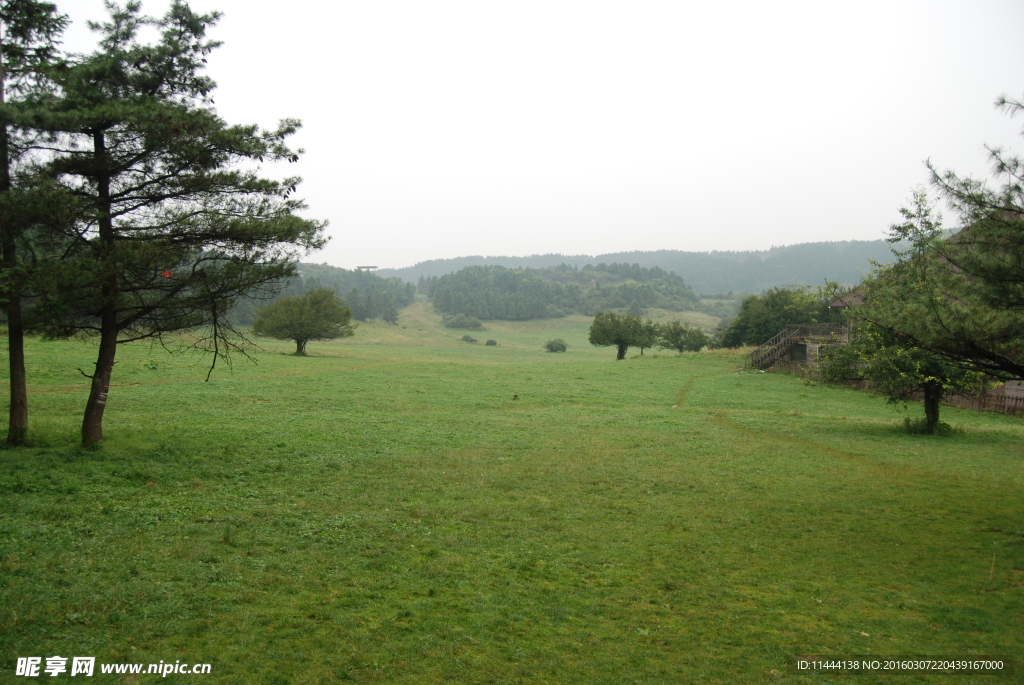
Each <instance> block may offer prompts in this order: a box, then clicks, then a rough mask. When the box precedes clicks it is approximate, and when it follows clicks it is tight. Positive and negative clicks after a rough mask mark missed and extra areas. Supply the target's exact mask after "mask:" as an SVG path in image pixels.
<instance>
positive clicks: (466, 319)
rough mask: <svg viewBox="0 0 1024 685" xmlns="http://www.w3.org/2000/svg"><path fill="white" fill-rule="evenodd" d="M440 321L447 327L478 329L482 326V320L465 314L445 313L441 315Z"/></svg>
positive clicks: (468, 329)
mask: <svg viewBox="0 0 1024 685" xmlns="http://www.w3.org/2000/svg"><path fill="white" fill-rule="evenodd" d="M441 322H442V323H444V325H445V327H447V328H461V329H463V330H467V331H478V330H480V329H481V328H483V327H484V323H483V321H481V320H480V319H478V318H476V317H475V316H466V315H465V314H445V315H444V316H442V317H441Z"/></svg>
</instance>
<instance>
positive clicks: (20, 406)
mask: <svg viewBox="0 0 1024 685" xmlns="http://www.w3.org/2000/svg"><path fill="white" fill-rule="evenodd" d="M66 26H67V18H66V17H65V16H64V15H61V14H57V7H56V5H54V4H52V3H48V2H35V1H34V0H7V1H6V2H3V3H0V30H2V34H0V106H4V105H6V104H7V100H8V97H7V96H8V93H10V94H11V95H14V96H15V97H16V98H17V97H18V96H21V95H24V94H25V92H26V90H29V89H31V88H33V87H39V86H40V71H41V69H42V68H43V67H44V66H45V65H46V64H47V63H49V62H50V61H51V60H53V59H54V57H55V56H56V54H57V52H56V46H57V39H58V37H59V36H60V34H61V32H63V30H64V28H65V27H66ZM10 135H11V130H10V115H9V113H8V112H7V108H6V106H4V107H3V110H2V112H0V195H2V196H4V199H5V200H8V201H7V202H4V203H3V209H4V211H3V212H2V213H0V251H2V268H3V299H4V307H5V309H6V314H7V341H8V343H7V346H8V350H9V357H8V358H9V363H10V395H11V401H10V418H9V423H8V430H7V444H9V445H20V444H24V442H25V439H26V437H27V435H28V385H27V377H26V374H25V334H24V324H23V321H22V311H21V305H22V302H21V300H22V288H23V285H24V279H25V274H24V269H23V268H22V266H21V264H20V262H19V259H18V242H19V238H20V237H21V234H22V233H23V227H24V223H23V221H22V218H23V216H24V213H23V212H14V211H10V210H11V209H12V208H13V207H14V205H15V203H13V202H10V201H9V200H11V199H12V198H11V197H9V196H10V195H11V193H12V187H11V164H12V161H13V159H12V157H13V155H12V150H11V139H10ZM22 209H24V207H22Z"/></svg>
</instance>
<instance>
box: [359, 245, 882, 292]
mask: <svg viewBox="0 0 1024 685" xmlns="http://www.w3.org/2000/svg"><path fill="white" fill-rule="evenodd" d="M892 260H893V253H892V249H891V246H890V245H889V244H888V243H887V242H886V241H885V240H847V241H835V242H816V243H800V244H797V245H787V246H784V247H773V248H771V249H769V250H743V251H740V250H738V251H714V252H685V251H682V250H655V251H647V252H640V251H637V252H614V253H608V254H600V255H594V256H590V255H563V254H544V255H530V256H524V257H505V256H488V257H483V256H468V257H456V258H454V259H432V260H427V261H423V262H419V263H417V264H415V265H413V266H409V267H405V268H401V269H379V270H377V271H376V273H377V274H378V275H379V276H383V277H397V278H401V279H402V280H404V281H406V282H410V283H416V282H417V281H418V280H419V279H420V278H430V277H438V276H444V275H447V274H451V273H454V272H456V271H459V270H460V269H463V268H465V267H468V266H504V267H508V268H513V269H515V268H533V269H542V268H546V267H554V266H559V265H562V264H565V265H567V266H570V267H574V268H577V269H579V268H583V267H585V266H587V265H597V264H601V263H609V264H610V263H625V264H636V265H639V266H641V267H646V268H655V267H656V268H660V269H664V270H665V271H668V272H672V273H674V274H676V275H678V276H681V277H682V278H683V279H684V280H685V281H686V284H687V285H688V286H690V287H691V288H693V290H694V291H695V292H697V293H700V294H710V293H726V292H730V291H731V292H734V293H759V292H761V291H764V290H767V289H769V288H776V287H783V286H787V285H811V286H816V285H824V284H825V281H835V282H838V283H840V284H853V283H857V282H859V281H860V280H861V279H862V278H863V277H864V276H865V275H866V274H868V273H869V272H870V271H871V269H872V268H873V266H872V263H873V262H875V263H878V264H887V263H889V262H891V261H892Z"/></svg>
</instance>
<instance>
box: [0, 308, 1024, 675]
mask: <svg viewBox="0 0 1024 685" xmlns="http://www.w3.org/2000/svg"><path fill="white" fill-rule="evenodd" d="M400 323H401V327H400V328H396V327H388V326H383V325H376V324H363V325H362V326H361V327H360V328H359V329H358V331H357V334H356V336H355V337H354V338H351V339H348V340H344V341H339V342H336V343H322V344H311V345H310V351H311V352H312V354H313V356H311V357H309V358H296V357H292V356H289V355H288V354H286V353H287V352H290V351H291V349H292V346H291V345H290V344H288V343H285V342H276V341H269V342H267V343H266V344H265V347H266V348H267V351H266V352H264V353H261V354H260V355H259V360H260V364H259V366H255V367H254V366H252V365H249V364H245V363H237V364H236V366H235V368H234V370H233V371H232V372H227V371H226V370H224V371H218V372H217V373H216V374H215V375H214V379H213V380H211V381H210V382H209V383H203V382H202V378H203V376H204V375H205V373H204V369H203V364H204V361H203V360H202V359H198V358H190V357H178V358H169V357H167V355H166V353H164V352H162V351H160V350H159V349H157V350H153V349H151V348H149V347H146V346H142V345H132V346H127V347H125V348H124V349H122V350H121V351H120V357H119V359H120V362H119V364H118V365H117V367H116V369H115V383H116V384H117V386H118V387H116V388H114V390H113V391H112V393H111V399H110V405H109V408H108V413H107V421H106V430H107V436H108V439H107V444H106V446H105V447H104V448H103V449H102V450H98V451H88V452H84V451H81V450H78V449H77V448H74V447H72V445H73V444H74V443H75V442H76V441H77V429H78V422H79V420H80V410H81V408H82V406H83V404H84V399H85V395H86V390H87V386H86V380H85V379H84V378H82V377H81V375H80V374H79V373H78V371H76V370H75V369H76V367H79V366H81V367H82V368H88V364H89V362H90V361H91V357H92V353H93V349H92V348H91V347H90V346H89V345H87V344H82V343H74V342H71V343H40V342H32V343H30V348H29V366H30V390H31V391H32V412H33V414H32V417H33V418H32V421H33V425H32V430H33V435H35V436H36V441H37V444H36V446H34V447H32V448H26V449H19V450H13V451H12V450H7V451H2V452H0V497H2V507H0V612H2V619H0V682H6V681H5V680H4V679H6V678H8V677H10V678H11V680H12V681H14V680H21V679H15V678H14V677H13V676H10V674H12V673H13V664H14V659H15V657H16V656H19V655H20V656H26V655H45V656H49V655H52V654H61V655H69V654H70V655H95V656H97V657H98V658H99V660H100V661H119V660H124V661H135V660H137V661H145V662H147V663H148V662H151V661H152V662H156V661H159V660H161V659H163V660H165V661H166V660H175V659H181V660H185V661H198V662H202V661H208V662H212V663H213V664H214V671H213V675H212V676H206V677H197V678H196V679H195V682H232V683H321V682H323V683H327V682H336V681H343V680H355V681H360V682H401V683H432V682H467V683H506V682H524V683H541V682H552V683H555V682H563V683H564V682H579V683H623V682H638V683H640V682H643V683H653V682H657V683H661V682H665V683H669V682H721V683H731V682H774V681H776V680H780V679H781V680H786V681H790V682H804V681H807V682H811V681H813V682H828V681H827V680H826V679H825V678H820V679H818V680H813V679H811V678H804V677H799V676H793V675H791V674H790V673H789V672H788V659H789V657H790V656H791V655H794V654H821V653H835V654H869V653H870V654H882V655H884V654H911V655H963V654H1004V655H1011V656H1015V657H1017V658H1018V659H1019V658H1020V656H1021V655H1022V653H1024V649H1022V647H1024V637H1022V636H1024V625H1022V616H1024V571H1021V570H1020V569H1024V544H1022V542H1024V523H1022V519H1021V514H1022V509H1024V506H1022V502H1024V498H1022V495H1024V439H1022V438H1024V422H1022V421H1021V420H1020V419H1016V418H1010V417H1004V416H998V415H992V414H979V413H971V412H963V411H958V410H953V409H944V410H943V412H944V419H946V420H948V421H950V422H952V423H953V424H954V425H956V426H958V427H961V428H962V429H963V432H962V433H961V434H958V435H954V436H952V437H947V438H939V439H936V438H929V437H923V436H910V435H905V434H903V433H901V432H899V431H898V430H897V429H896V425H897V423H898V419H897V417H896V416H895V415H894V414H893V413H892V411H891V410H890V409H888V408H887V407H886V406H885V405H884V403H883V402H882V401H881V400H880V399H879V398H877V397H873V396H870V395H866V394H863V393H856V392H852V391H845V390H836V389H828V388H820V387H813V386H806V385H804V384H803V383H802V382H801V381H800V380H799V379H796V378H793V377H788V376H783V375H775V374H737V373H736V367H737V366H738V364H739V363H740V358H739V357H737V356H735V355H734V354H732V353H729V352H720V353H705V354H690V355H684V356H680V357H675V356H668V355H663V356H656V357H650V358H647V359H631V360H626V361H623V362H615V361H614V360H613V357H614V353H613V352H612V351H611V350H610V349H602V350H596V349H594V348H591V347H589V346H588V345H587V344H586V331H587V325H588V323H589V320H588V319H585V318H583V317H568V318H566V319H561V320H558V321H536V322H524V323H504V322H490V323H489V324H488V327H487V330H486V331H483V332H482V333H480V334H476V333H474V334H473V335H474V337H477V338H479V339H480V340H484V339H486V338H491V337H492V338H495V339H496V340H498V342H499V343H500V345H499V346H498V347H496V348H495V347H484V346H483V345H482V344H477V345H467V344H465V343H462V342H459V341H458V338H459V337H461V335H462V334H463V332H462V331H451V330H448V329H444V328H441V327H440V326H439V323H438V321H437V317H436V316H433V315H431V314H429V312H428V310H427V309H426V308H425V306H424V305H416V306H413V307H411V308H409V309H407V310H405V311H403V313H402V319H401V322H400ZM553 337H562V338H564V339H565V340H566V341H567V342H568V344H569V346H570V348H569V352H568V353H566V354H546V353H544V352H541V351H540V346H541V344H542V343H543V342H544V341H545V340H547V339H550V338H553ZM153 366H155V367H156V368H155V369H153V368H150V367H153ZM513 393H517V394H518V396H519V399H518V400H512V394H513ZM673 405H678V407H677V408H673ZM912 409H913V408H912ZM913 410H914V411H918V410H917V409H913ZM993 555H994V556H993ZM1021 670H1022V669H1021V667H1020V665H1019V667H1018V674H1017V675H1016V676H1015V677H1014V679H1013V681H1014V682H1024V674H1021V673H1020V672H1019V671H1021ZM773 671H776V672H777V674H773V673H772V672H773ZM174 677H175V678H176V679H177V682H191V680H190V676H180V675H179V676H174ZM99 679H100V680H103V679H104V677H103V676H100V677H99ZM834 681H835V682H845V681H844V680H843V679H842V678H837V679H834ZM857 681H858V682H876V680H875V679H874V678H873V677H872V676H858V677H857ZM883 681H884V682H916V681H917V679H916V678H915V677H911V676H907V677H904V678H903V679H899V678H895V679H894V678H892V677H888V678H884V679H883V678H879V679H877V682H883ZM920 681H921V682H926V681H927V682H944V681H943V677H942V676H938V677H935V676H932V677H929V678H924V677H921V678H920ZM949 682H957V683H966V682H986V683H987V682H994V681H993V680H992V679H991V678H973V679H972V678H971V677H970V676H966V677H965V676H956V677H950V679H949Z"/></svg>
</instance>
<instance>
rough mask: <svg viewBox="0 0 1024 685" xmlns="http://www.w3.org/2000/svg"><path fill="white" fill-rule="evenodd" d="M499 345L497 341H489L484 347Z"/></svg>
mask: <svg viewBox="0 0 1024 685" xmlns="http://www.w3.org/2000/svg"><path fill="white" fill-rule="evenodd" d="M497 344H498V341H497V340H488V341H487V342H485V343H484V345H492V346H493V345H497Z"/></svg>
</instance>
